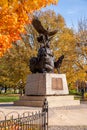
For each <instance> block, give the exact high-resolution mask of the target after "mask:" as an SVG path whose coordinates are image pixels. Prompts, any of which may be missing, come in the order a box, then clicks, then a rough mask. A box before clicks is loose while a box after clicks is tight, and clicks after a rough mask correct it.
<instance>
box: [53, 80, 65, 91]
mask: <svg viewBox="0 0 87 130" xmlns="http://www.w3.org/2000/svg"><path fill="white" fill-rule="evenodd" d="M52 89H53V90H63V83H62V78H52Z"/></svg>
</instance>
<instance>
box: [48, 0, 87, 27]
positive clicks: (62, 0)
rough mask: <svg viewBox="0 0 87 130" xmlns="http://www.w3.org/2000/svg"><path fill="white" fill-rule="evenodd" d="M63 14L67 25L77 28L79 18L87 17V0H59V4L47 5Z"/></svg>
mask: <svg viewBox="0 0 87 130" xmlns="http://www.w3.org/2000/svg"><path fill="white" fill-rule="evenodd" d="M46 8H47V9H52V10H54V11H55V12H56V13H59V14H61V15H62V16H63V17H64V19H65V21H66V24H67V26H69V27H72V25H73V26H74V28H75V29H76V28H77V23H78V20H80V19H81V18H84V17H86V18H87V0H59V2H58V4H57V5H51V6H50V7H46Z"/></svg>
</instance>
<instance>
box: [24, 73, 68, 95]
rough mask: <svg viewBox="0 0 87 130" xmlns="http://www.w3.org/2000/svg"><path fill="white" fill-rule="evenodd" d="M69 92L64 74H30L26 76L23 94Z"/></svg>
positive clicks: (61, 93)
mask: <svg viewBox="0 0 87 130" xmlns="http://www.w3.org/2000/svg"><path fill="white" fill-rule="evenodd" d="M65 94H69V92H68V87H67V81H66V76H65V74H49V73H45V74H31V75H29V76H28V78H27V83H26V86H25V95H27V96H29V95H65Z"/></svg>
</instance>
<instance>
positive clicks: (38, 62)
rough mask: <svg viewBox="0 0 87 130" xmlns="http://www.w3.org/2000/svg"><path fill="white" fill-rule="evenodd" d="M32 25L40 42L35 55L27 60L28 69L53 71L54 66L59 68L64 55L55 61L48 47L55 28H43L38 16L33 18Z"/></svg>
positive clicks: (43, 71)
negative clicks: (51, 29) (49, 29)
mask: <svg viewBox="0 0 87 130" xmlns="http://www.w3.org/2000/svg"><path fill="white" fill-rule="evenodd" d="M32 25H33V26H34V28H35V29H36V31H37V32H38V33H39V37H37V41H38V42H39V43H40V44H41V45H40V48H39V49H38V54H37V57H32V58H31V59H30V61H29V63H30V64H29V67H30V71H31V72H32V73H37V72H38V73H53V72H54V68H56V69H58V70H59V68H60V66H61V64H62V60H63V58H64V55H62V56H61V57H60V58H59V59H58V60H57V61H54V55H53V53H52V50H51V49H50V40H51V39H52V37H53V35H55V34H56V33H57V30H54V31H51V32H49V31H48V30H46V29H44V28H43V26H42V24H41V22H40V21H39V20H38V18H34V19H33V21H32Z"/></svg>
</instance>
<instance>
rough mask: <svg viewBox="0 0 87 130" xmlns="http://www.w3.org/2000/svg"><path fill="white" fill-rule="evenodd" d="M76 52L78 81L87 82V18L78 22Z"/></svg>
mask: <svg viewBox="0 0 87 130" xmlns="http://www.w3.org/2000/svg"><path fill="white" fill-rule="evenodd" d="M76 51H77V60H76V61H77V64H76V65H77V71H78V75H79V76H78V79H80V80H84V81H85V80H86V81H87V19H86V18H85V17H84V18H82V19H80V21H79V22H78V32H77V33H76Z"/></svg>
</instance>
